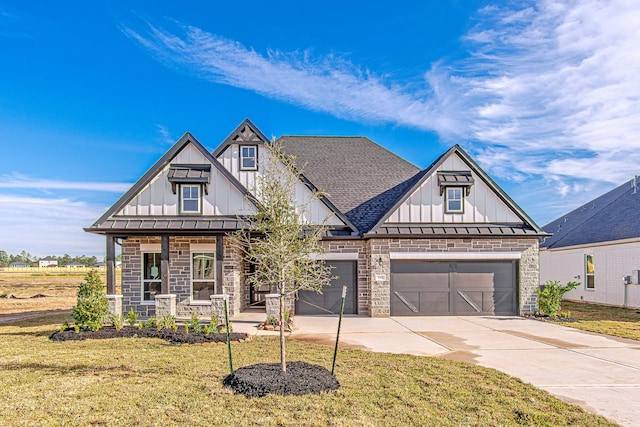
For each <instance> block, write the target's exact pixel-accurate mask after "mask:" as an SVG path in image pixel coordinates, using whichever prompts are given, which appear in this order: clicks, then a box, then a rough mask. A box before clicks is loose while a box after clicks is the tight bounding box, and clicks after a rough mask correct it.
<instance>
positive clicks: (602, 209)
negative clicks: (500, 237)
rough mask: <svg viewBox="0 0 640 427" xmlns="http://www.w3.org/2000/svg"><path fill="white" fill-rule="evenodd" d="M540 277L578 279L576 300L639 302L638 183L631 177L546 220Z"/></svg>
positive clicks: (573, 293) (573, 294)
mask: <svg viewBox="0 0 640 427" xmlns="http://www.w3.org/2000/svg"><path fill="white" fill-rule="evenodd" d="M544 230H545V231H547V232H549V233H552V234H553V236H551V237H548V238H546V239H545V240H544V242H543V243H542V244H541V251H540V280H541V282H542V283H544V282H546V281H547V280H559V281H561V282H562V283H566V282H569V281H576V282H580V283H581V286H580V287H578V288H577V289H574V290H572V291H571V292H569V293H567V294H566V295H565V298H567V299H570V300H576V301H588V302H594V303H600V304H609V305H616V306H629V307H638V306H640V285H638V283H639V282H638V280H639V277H638V271H639V270H640V183H639V182H638V179H637V178H634V179H632V180H631V181H628V182H626V183H624V184H623V185H621V186H619V187H617V188H615V189H613V190H611V191H609V192H608V193H606V194H603V195H602V196H600V197H598V198H596V199H594V200H592V201H590V202H588V203H585V204H584V205H582V206H580V207H579V208H577V209H575V210H573V211H571V212H569V213H567V214H566V215H562V216H561V217H560V218H558V219H556V220H555V221H552V222H550V223H549V224H547V225H546V226H545V227H544Z"/></svg>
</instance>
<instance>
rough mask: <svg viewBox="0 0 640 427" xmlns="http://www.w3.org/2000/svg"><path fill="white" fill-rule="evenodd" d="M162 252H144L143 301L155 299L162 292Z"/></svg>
mask: <svg viewBox="0 0 640 427" xmlns="http://www.w3.org/2000/svg"><path fill="white" fill-rule="evenodd" d="M161 286H162V278H161V277H160V254H159V253H155V252H154V253H143V254H142V301H153V300H154V299H155V296H156V294H159V293H160V292H161Z"/></svg>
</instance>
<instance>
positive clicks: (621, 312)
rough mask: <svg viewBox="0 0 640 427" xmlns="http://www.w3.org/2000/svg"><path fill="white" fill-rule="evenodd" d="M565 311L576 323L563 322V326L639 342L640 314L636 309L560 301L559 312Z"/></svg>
mask: <svg viewBox="0 0 640 427" xmlns="http://www.w3.org/2000/svg"><path fill="white" fill-rule="evenodd" d="M567 311H568V312H569V313H570V317H571V318H573V319H575V320H577V322H563V323H562V325H564V326H569V327H572V328H577V329H582V330H584V331H590V332H598V333H601V334H607V335H613V336H616V337H620V338H629V339H632V340H640V314H638V311H640V310H638V309H630V308H620V307H609V306H606V305H599V304H589V303H583V302H573V301H562V310H561V312H567Z"/></svg>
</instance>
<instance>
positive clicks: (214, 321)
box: [204, 313, 218, 335]
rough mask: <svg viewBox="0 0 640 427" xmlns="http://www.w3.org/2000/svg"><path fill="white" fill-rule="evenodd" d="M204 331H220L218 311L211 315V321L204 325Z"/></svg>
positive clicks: (209, 332) (210, 332)
mask: <svg viewBox="0 0 640 427" xmlns="http://www.w3.org/2000/svg"><path fill="white" fill-rule="evenodd" d="M204 333H205V334H207V335H209V334H217V333H218V315H217V314H216V313H213V314H212V315H211V321H209V324H208V325H207V326H205V327H204Z"/></svg>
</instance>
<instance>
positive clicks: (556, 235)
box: [540, 181, 640, 248]
mask: <svg viewBox="0 0 640 427" xmlns="http://www.w3.org/2000/svg"><path fill="white" fill-rule="evenodd" d="M542 228H543V229H544V230H545V231H546V232H548V233H553V236H551V237H549V238H547V239H546V240H545V241H544V242H543V243H542V244H541V245H540V246H541V247H543V248H561V247H566V246H575V245H585V244H591V243H599V242H608V241H612V240H621V239H630V238H636V237H640V189H638V191H637V192H635V193H634V189H633V186H632V185H631V181H627V182H625V183H624V184H622V185H621V186H619V187H617V188H614V189H613V190H611V191H609V192H608V193H605V194H603V195H602V196H600V197H597V198H595V199H593V200H591V201H590V202H588V203H585V204H584V205H582V206H580V207H579V208H577V209H575V210H573V211H571V212H569V213H568V214H566V215H562V216H561V217H560V218H557V219H556V220H554V221H552V222H550V223H549V224H547V225H545V226H544V227H542Z"/></svg>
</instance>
